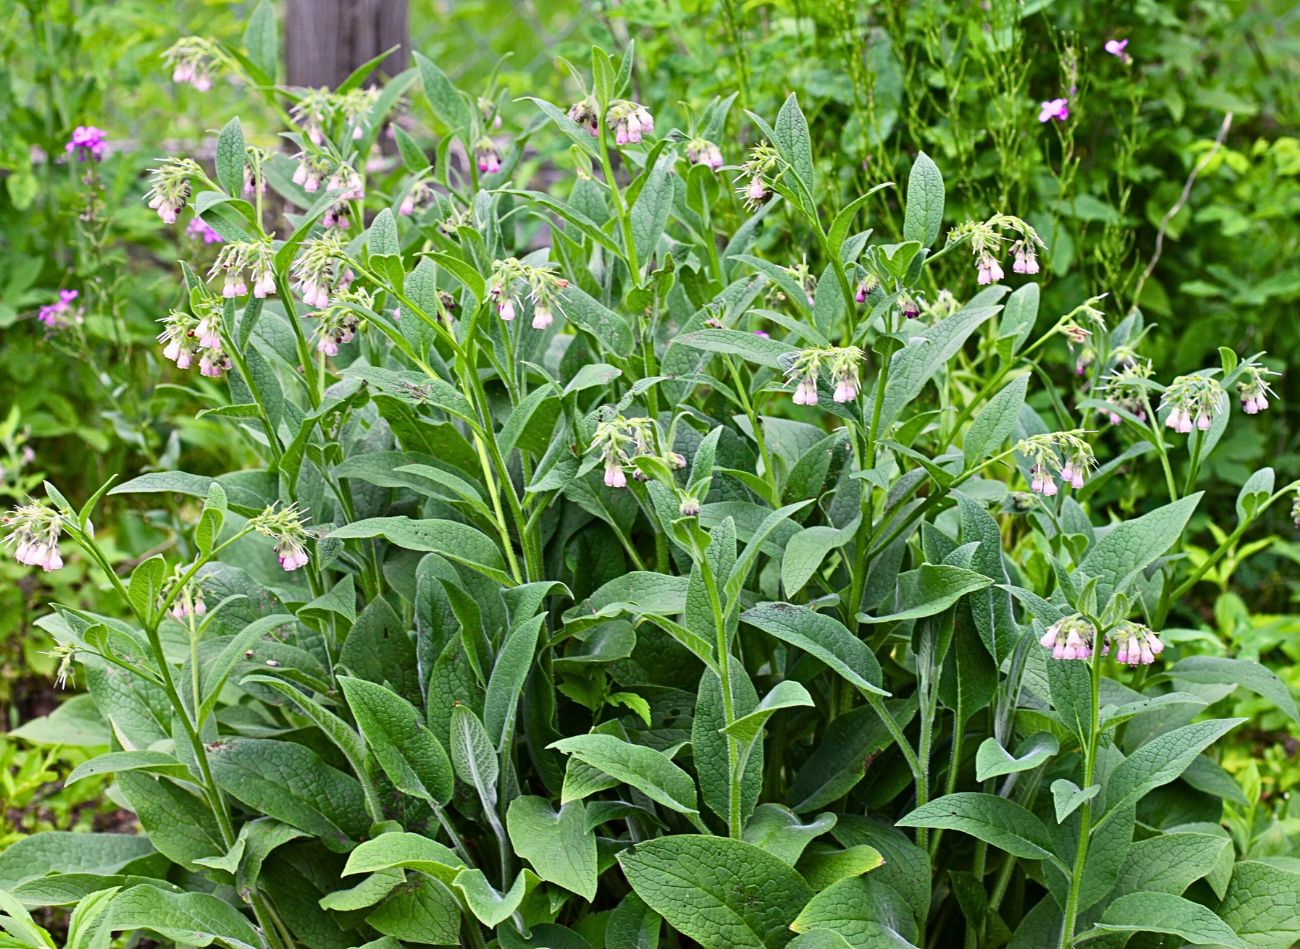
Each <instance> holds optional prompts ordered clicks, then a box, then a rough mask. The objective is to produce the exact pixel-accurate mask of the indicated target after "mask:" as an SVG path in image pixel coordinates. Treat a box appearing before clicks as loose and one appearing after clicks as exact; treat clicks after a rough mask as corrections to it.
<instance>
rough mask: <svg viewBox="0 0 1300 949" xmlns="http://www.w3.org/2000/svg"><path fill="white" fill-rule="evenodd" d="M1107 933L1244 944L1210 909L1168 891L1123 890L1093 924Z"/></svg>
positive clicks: (1206, 943)
mask: <svg viewBox="0 0 1300 949" xmlns="http://www.w3.org/2000/svg"><path fill="white" fill-rule="evenodd" d="M1094 928H1095V929H1098V930H1100V931H1102V932H1108V933H1134V932H1145V933H1167V934H1168V935H1171V936H1178V937H1179V938H1180V939H1183V940H1185V941H1187V942H1188V943H1191V944H1192V945H1194V946H1235V947H1244V946H1245V945H1246V944H1245V943H1244V942H1242V941H1241V940H1240V939H1238V938H1237V935H1236V933H1234V932H1233V931H1232V929H1231V928H1229V926H1228V924H1227V923H1225V922H1224V921H1223V920H1222V919H1220V918H1219V917H1218V916H1217V915H1215V913H1214V912H1213V911H1212V910H1209V909H1207V908H1206V907H1204V906H1202V905H1200V904H1199V903H1193V902H1192V901H1191V900H1185V899H1183V898H1182V897H1181V896H1174V895H1173V894H1171V893H1160V892H1155V891H1151V892H1138V893H1125V894H1124V895H1123V896H1121V897H1119V899H1117V900H1115V901H1114V902H1112V903H1111V904H1110V905H1109V906H1107V907H1106V911H1105V912H1104V913H1102V915H1101V920H1100V921H1099V922H1098V923H1097V924H1096V926H1095V927H1094Z"/></svg>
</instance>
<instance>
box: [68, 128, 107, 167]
mask: <svg viewBox="0 0 1300 949" xmlns="http://www.w3.org/2000/svg"><path fill="white" fill-rule="evenodd" d="M107 142H108V139H107V133H105V131H104V130H103V129H101V128H96V127H95V126H93V125H78V126H77V127H76V128H75V129H73V130H72V138H70V139H68V144H66V145H65V146H63V148H64V150H65V151H66V152H67V153H68V154H69V155H74V156H75V157H76V159H77V161H99V160H100V159H102V158H103V157H104V152H105V151H106V150H107V148H108V144H107Z"/></svg>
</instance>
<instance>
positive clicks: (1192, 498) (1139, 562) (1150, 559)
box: [1079, 491, 1201, 603]
mask: <svg viewBox="0 0 1300 949" xmlns="http://www.w3.org/2000/svg"><path fill="white" fill-rule="evenodd" d="M1200 500H1201V492H1199V491H1198V492H1197V493H1196V494H1189V495H1188V496H1187V497H1185V498H1179V499H1178V500H1177V501H1174V502H1173V503H1172V504H1166V505H1165V506H1164V507H1160V508H1156V509H1155V510H1154V511H1151V512H1150V513H1149V514H1144V515H1142V516H1141V517H1137V518H1134V519H1133V520H1131V521H1124V522H1122V523H1119V524H1116V525H1115V526H1114V527H1112V528H1110V529H1109V530H1107V531H1106V533H1105V534H1104V535H1103V536H1102V537H1101V539H1100V540H1098V541H1097V543H1096V544H1095V545H1093V547H1092V549H1091V550H1089V551H1088V555H1087V556H1086V557H1084V558H1083V563H1081V564H1080V565H1079V570H1080V571H1081V572H1082V573H1084V574H1086V575H1087V576H1090V577H1098V578H1100V581H1101V582H1100V583H1098V584H1097V602H1099V603H1105V602H1106V601H1108V600H1109V599H1110V598H1111V596H1112V595H1113V594H1115V593H1116V592H1120V591H1122V590H1123V589H1124V588H1125V587H1126V586H1127V585H1128V584H1129V583H1130V582H1132V580H1133V579H1134V578H1135V577H1136V576H1137V575H1138V574H1139V573H1140V572H1141V571H1143V570H1145V569H1146V568H1147V567H1149V566H1150V565H1151V564H1152V563H1154V562H1155V559H1156V558H1157V557H1159V556H1160V555H1161V554H1163V553H1164V552H1165V551H1166V550H1168V549H1169V548H1170V547H1171V546H1173V544H1174V543H1175V542H1176V541H1177V540H1178V538H1179V537H1181V536H1182V533H1183V529H1184V528H1185V527H1186V526H1187V521H1188V518H1190V517H1191V516H1192V511H1194V510H1196V505H1197V503H1198V502H1199V501H1200Z"/></svg>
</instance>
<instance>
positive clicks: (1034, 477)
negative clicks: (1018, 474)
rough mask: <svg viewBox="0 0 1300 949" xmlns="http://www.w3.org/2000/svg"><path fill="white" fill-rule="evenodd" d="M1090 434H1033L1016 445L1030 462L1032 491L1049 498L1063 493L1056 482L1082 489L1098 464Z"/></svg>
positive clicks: (1030, 486)
mask: <svg viewBox="0 0 1300 949" xmlns="http://www.w3.org/2000/svg"><path fill="white" fill-rule="evenodd" d="M1086 434H1087V432H1084V431H1083V430H1081V429H1075V430H1074V431H1069V432H1048V433H1047V434H1044V435H1032V436H1030V437H1029V438H1025V439H1021V440H1020V442H1018V443H1017V444H1016V451H1017V452H1019V453H1020V454H1021V455H1024V456H1025V458H1027V459H1028V460H1029V462H1030V468H1029V489H1030V490H1031V491H1033V492H1035V493H1037V494H1041V495H1043V496H1045V497H1049V498H1050V497H1054V496H1055V495H1056V494H1057V492H1058V491H1059V487H1058V486H1057V483H1056V479H1057V478H1058V477H1059V478H1060V480H1061V481H1062V482H1063V483H1064V484H1065V486H1066V487H1069V488H1075V489H1078V488H1082V487H1083V485H1084V479H1085V478H1086V477H1087V475H1088V472H1089V471H1090V470H1091V469H1092V467H1093V466H1094V465H1095V464H1096V463H1097V460H1096V457H1095V456H1094V455H1093V452H1092V446H1091V445H1089V444H1088V443H1087V442H1086V441H1084V438H1083V436H1084V435H1086Z"/></svg>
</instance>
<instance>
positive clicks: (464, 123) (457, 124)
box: [414, 52, 470, 134]
mask: <svg viewBox="0 0 1300 949" xmlns="http://www.w3.org/2000/svg"><path fill="white" fill-rule="evenodd" d="M414 56H415V65H416V66H417V67H418V68H419V70H420V82H421V83H422V84H423V86H424V95H425V97H426V98H427V99H428V100H429V107H430V108H431V109H433V114H434V115H436V116H437V117H438V118H439V119H441V120H442V123H443V124H444V125H446V126H447V128H449V129H450V130H451V131H452V133H453V134H455V133H461V134H466V133H468V131H469V118H470V116H469V106H467V105H466V104H465V100H464V99H463V98H461V95H460V93H459V92H458V91H457V90H456V87H455V86H453V85H452V84H451V80H450V79H448V78H447V74H446V73H445V72H443V71H442V70H441V69H439V68H438V67H437V66H435V65H434V64H433V63H432V62H430V61H429V59H428V58H427V57H425V56H424V55H422V54H421V53H419V52H416V53H415V54H414Z"/></svg>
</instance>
